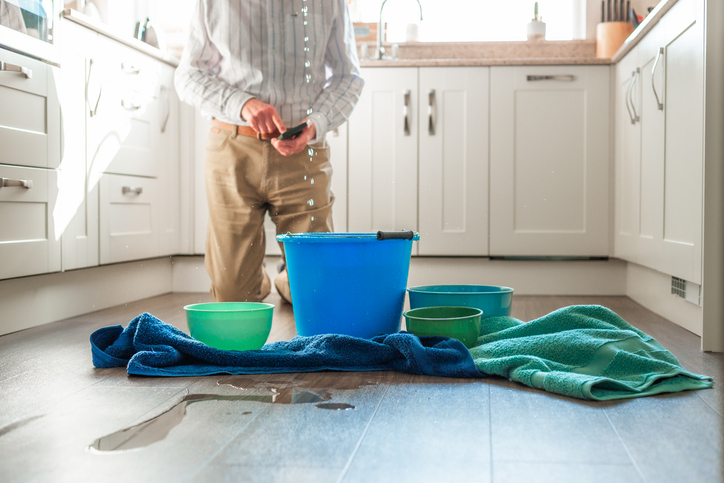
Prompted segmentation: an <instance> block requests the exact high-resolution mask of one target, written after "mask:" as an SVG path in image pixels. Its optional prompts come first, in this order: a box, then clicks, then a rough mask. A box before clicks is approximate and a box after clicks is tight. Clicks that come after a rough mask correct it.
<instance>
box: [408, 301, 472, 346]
mask: <svg viewBox="0 0 724 483" xmlns="http://www.w3.org/2000/svg"><path fill="white" fill-rule="evenodd" d="M404 315H405V320H406V322H407V331H408V332H412V333H413V334H415V335H416V336H418V337H420V336H425V335H439V336H443V337H452V338H453V339H457V340H459V341H460V342H462V343H463V344H465V347H467V348H468V349H469V348H471V347H472V346H473V345H474V344H475V342H476V341H477V340H478V336H479V335H480V318H481V316H482V315H483V311H482V310H480V309H476V308H474V307H450V306H445V307H421V308H418V309H411V310H408V311H407V312H405V313H404Z"/></svg>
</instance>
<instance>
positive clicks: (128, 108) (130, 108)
mask: <svg viewBox="0 0 724 483" xmlns="http://www.w3.org/2000/svg"><path fill="white" fill-rule="evenodd" d="M121 106H122V107H123V109H125V110H126V111H137V110H139V109H140V108H141V105H140V104H131V103H128V104H127V103H126V100H125V99H121Z"/></svg>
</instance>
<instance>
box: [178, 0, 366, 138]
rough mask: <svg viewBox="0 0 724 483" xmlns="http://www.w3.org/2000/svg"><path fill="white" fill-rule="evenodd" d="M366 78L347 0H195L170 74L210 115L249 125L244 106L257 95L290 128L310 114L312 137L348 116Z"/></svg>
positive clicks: (191, 101)
mask: <svg viewBox="0 0 724 483" xmlns="http://www.w3.org/2000/svg"><path fill="white" fill-rule="evenodd" d="M363 84H364V81H363V80H362V78H361V77H360V71H359V60H358V59H357V50H356V46H355V41H354V30H353V28H352V22H351V20H350V17H349V11H348V9H347V0H224V1H220V0H197V4H196V10H195V13H194V16H193V18H192V20H191V29H190V33H189V39H188V43H187V44H186V46H185V47H184V51H183V54H182V56H181V61H180V64H179V67H178V69H176V75H175V86H176V90H177V92H178V94H179V97H180V98H181V100H183V101H184V102H187V103H189V104H192V105H194V106H196V107H199V108H200V109H201V111H202V113H203V114H204V115H205V116H207V117H214V118H216V119H219V120H221V121H224V122H228V123H231V124H239V125H247V124H248V123H246V122H245V121H244V120H242V119H241V108H242V107H243V105H244V103H245V102H246V101H248V100H249V99H251V98H256V99H259V100H260V101H263V102H266V103H268V104H271V105H272V106H274V107H275V108H276V109H277V111H278V112H279V115H280V116H281V118H282V120H283V121H284V123H285V124H286V125H287V126H288V127H291V126H295V125H297V124H299V123H300V122H302V121H303V120H304V119H307V118H309V119H310V120H312V121H313V122H314V124H315V128H316V130H317V139H319V138H321V137H322V135H323V134H324V133H326V132H327V131H330V130H332V129H334V128H336V127H337V126H339V125H340V124H342V123H343V122H344V121H345V120H346V119H347V118H348V117H349V115H350V113H351V112H352V108H353V107H354V105H355V103H356V102H357V100H358V99H359V96H360V93H361V92H362V86H363ZM317 139H315V140H317Z"/></svg>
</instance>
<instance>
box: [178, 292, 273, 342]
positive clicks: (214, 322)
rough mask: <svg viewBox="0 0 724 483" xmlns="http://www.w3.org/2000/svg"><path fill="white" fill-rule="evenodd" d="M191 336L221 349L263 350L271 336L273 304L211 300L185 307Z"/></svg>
mask: <svg viewBox="0 0 724 483" xmlns="http://www.w3.org/2000/svg"><path fill="white" fill-rule="evenodd" d="M184 310H185V311H186V322H187V323H188V325H189V332H191V337H193V338H194V339H196V340H199V341H201V342H203V343H204V344H207V345H210V346H211V347H215V348H216V349H221V350H234V351H248V350H256V349H261V348H262V346H263V345H264V344H265V343H266V340H267V339H268V338H269V332H271V326H272V314H273V311H274V306H273V305H272V304H265V303H260V302H210V303H205V304H193V305H187V306H186V307H184Z"/></svg>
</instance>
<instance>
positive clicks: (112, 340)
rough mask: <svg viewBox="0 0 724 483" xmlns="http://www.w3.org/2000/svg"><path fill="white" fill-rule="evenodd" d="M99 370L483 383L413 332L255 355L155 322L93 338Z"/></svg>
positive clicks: (141, 320)
mask: <svg viewBox="0 0 724 483" xmlns="http://www.w3.org/2000/svg"><path fill="white" fill-rule="evenodd" d="M91 351H92V354H93V365H95V366H96V367H127V371H128V373H129V374H136V375H144V376H205V375H210V374H259V373H280V372H314V371H323V370H337V371H384V370H394V371H400V372H407V373H410V374H426V375H433V376H446V377H480V376H481V374H480V372H479V371H478V370H477V369H476V368H475V364H474V363H473V358H472V357H471V356H470V352H468V350H467V349H466V348H465V346H464V345H463V344H462V343H461V342H460V341H457V340H455V339H447V338H445V337H421V338H418V337H416V336H414V335H412V334H409V333H407V332H399V333H396V334H390V335H380V336H377V337H374V338H373V339H360V338H357V337H351V336H346V335H338V334H326V335H317V336H313V337H295V338H294V339H292V340H291V341H288V342H273V343H270V344H266V345H265V346H264V347H262V348H261V349H260V350H255V351H245V352H239V351H224V350H218V349H214V348H213V347H210V346H208V345H206V344H204V343H202V342H199V341H197V340H195V339H193V338H192V337H190V336H189V335H187V334H186V333H184V332H182V331H180V330H178V329H177V328H175V327H173V326H171V325H168V324H166V323H164V322H162V321H160V320H158V319H157V318H156V317H154V316H153V315H151V314H148V313H144V314H141V315H139V316H138V317H136V318H135V319H133V320H132V321H131V323H130V324H129V325H128V327H126V328H125V330H124V329H123V327H121V326H120V325H119V326H113V327H105V328H102V329H98V330H97V331H95V332H94V333H93V334H92V335H91Z"/></svg>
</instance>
